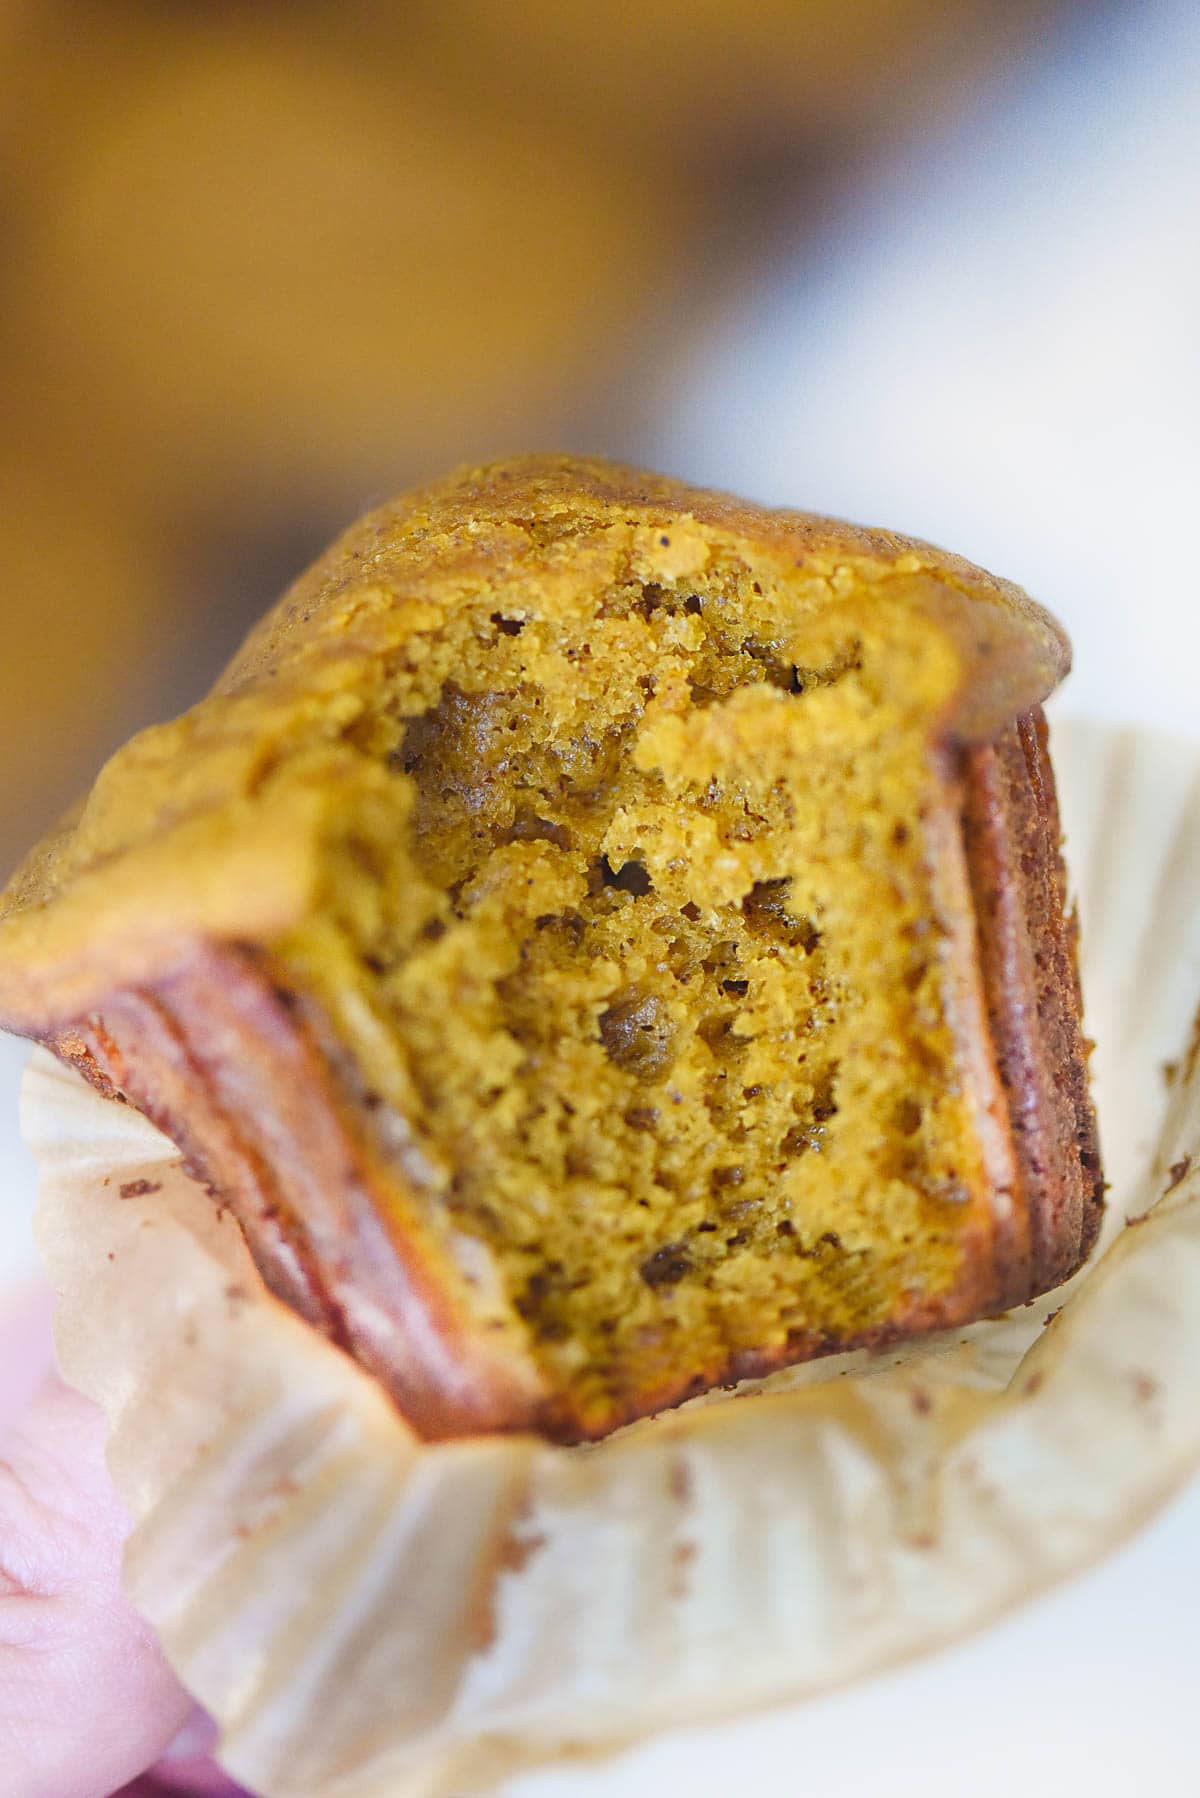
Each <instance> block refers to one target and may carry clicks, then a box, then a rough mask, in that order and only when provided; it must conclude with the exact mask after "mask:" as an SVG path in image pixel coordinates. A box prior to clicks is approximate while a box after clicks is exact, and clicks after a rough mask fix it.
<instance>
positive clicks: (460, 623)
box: [0, 456, 1101, 1440]
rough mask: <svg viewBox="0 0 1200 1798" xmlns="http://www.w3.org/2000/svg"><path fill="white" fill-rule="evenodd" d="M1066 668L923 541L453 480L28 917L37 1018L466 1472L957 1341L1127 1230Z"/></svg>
mask: <svg viewBox="0 0 1200 1798" xmlns="http://www.w3.org/2000/svg"><path fill="white" fill-rule="evenodd" d="M1067 662H1068V649H1067V645H1066V642H1065V640H1064V638H1063V635H1062V633H1061V631H1060V630H1059V629H1058V627H1057V626H1056V625H1055V624H1054V622H1053V621H1052V620H1051V619H1050V618H1049V617H1048V616H1047V615H1046V614H1045V613H1044V612H1043V611H1041V610H1040V609H1039V608H1038V607H1037V606H1035V605H1034V604H1033V603H1032V602H1031V601H1030V600H1029V599H1027V598H1026V597H1025V596H1024V595H1023V594H1022V593H1020V592H1019V591H1018V590H1017V589H1016V588H1014V587H1011V586H1008V585H1006V584H1004V583H1002V582H1000V581H997V580H995V579H994V578H992V577H991V576H989V575H986V574H983V573H981V572H980V571H979V570H978V569H975V568H972V567H970V566H969V565H968V564H967V563H965V562H963V561H961V560H959V559H957V558H955V557H952V556H949V555H947V554H945V553H944V552H942V551H940V550H936V549H932V548H930V547H929V546H928V545H924V544H920V543H915V542H912V541H910V540H907V539H904V538H900V537H896V536H893V535H891V534H889V533H886V532H879V531H867V530H861V529H857V528H855V527H852V526H849V525H844V524H839V523H835V522H832V521H829V520H824V519H819V518H814V517H811V516H807V515H805V514H800V513H792V512H771V511H765V510H762V509H760V508H758V507H755V506H751V505H748V504H745V503H743V502H741V501H739V500H735V499H732V498H729V497H726V496H723V495H720V494H714V493H708V492H700V491H695V490H692V489H689V488H686V487H683V486H680V485H678V484H676V483H674V482H671V481H667V480H663V479H660V478H658V477H656V476H652V475H647V474H643V473H639V472H637V471H634V470H629V469H624V468H619V467H613V466H610V465H608V464H605V463H603V462H600V461H594V460H575V459H572V458H568V457H557V456H534V457H528V458H523V459H520V460H517V461H514V462H509V463H505V464H497V465H493V466H490V467H487V468H480V469H467V470H463V471H460V472H458V473H457V474H455V475H452V476H451V477H450V478H449V479H447V480H446V481H443V482H441V483H439V484H438V485H436V486H432V487H429V488H426V489H424V490H422V491H419V492H416V493H411V494H408V495H406V496H405V497H403V498H401V499H400V500H398V501H396V502H395V503H394V504H392V505H389V506H385V507H383V508H382V509H381V510H379V511H377V512H375V513H373V514H371V515H370V516H368V517H367V518H366V519H364V520H363V521H362V522H361V523H359V524H358V525H356V526H355V527H354V528H353V529H352V530H351V531H350V532H349V533H348V534H347V535H346V536H345V537H343V538H342V539H341V541H340V542H339V543H337V544H335V545H334V547H333V548H332V549H331V550H330V551H329V553H328V554H327V555H326V556H325V557H324V558H323V559H322V560H321V561H319V562H318V563H317V564H316V566H315V567H314V568H313V569H312V570H311V571H310V572H309V573H308V574H306V575H305V576H304V577H303V578H302V579H301V580H300V581H299V582H298V583H297V584H296V585H295V587H294V588H293V589H292V590H291V592H290V593H289V594H287V595H286V596H285V597H284V599H283V600H282V601H281V602H280V604H279V605H278V606H277V607H276V608H275V610H274V611H272V612H271V613H270V614H268V616H267V617H266V618H265V619H264V621H263V622H262V624H261V625H260V626H259V627H258V628H257V630H255V631H254V632H253V634H252V635H251V637H250V638H249V640H248V642H247V643H246V645H245V647H244V648H243V650H242V652H241V653H240V654H239V655H238V657H237V658H236V660H235V661H234V663H233V664H232V666H231V667H230V669H229V670H228V671H227V673H226V674H225V675H224V677H223V678H222V679H221V681H220V682H219V683H218V685H217V687H216V688H215V690H214V692H213V693H212V694H211V695H210V696H209V697H208V698H207V699H206V700H204V701H203V702H202V703H201V704H200V705H199V706H197V707H196V708H195V710H194V711H192V712H190V713H188V714H186V715H185V716H184V717H183V718H181V719H179V720H178V721H176V722H174V723H171V724H167V725H163V726H161V727H159V728H157V729H154V730H151V731H148V732H146V733H144V734H143V735H142V736H140V737H138V738H135V739H134V741H133V742H132V743H130V744H129V745H128V746H127V747H126V748H125V749H124V750H122V751H121V752H120V754H118V755H117V756H116V757H115V758H114V759H113V761H112V762H110V764H109V765H108V767H107V768H106V769H105V770H104V771H103V773H102V774H101V776H100V778H99V780H98V781H97V784H96V786H95V788H94V790H93V792H92V794H91V796H90V798H89V799H88V800H87V802H86V804H85V805H84V806H83V807H82V808H81V810H80V811H79V812H78V813H77V815H76V816H75V817H74V818H73V819H72V820H70V821H69V822H68V823H67V824H66V825H65V826H64V828H63V829H62V830H61V831H60V832H59V833H57V834H56V835H55V836H54V837H52V838H51V839H50V840H49V841H48V842H47V843H45V844H43V845H42V847H41V848H40V849H39V850H37V851H36V852H35V853H34V855H33V856H32V857H31V858H30V860H29V861H28V862H27V864H26V865H25V867H24V869H23V870H22V871H21V872H20V873H19V874H18V875H17V877H16V879H15V881H14V883H13V885H12V886H11V887H10V889H9V892H8V894H7V896H6V898H5V900H4V903H3V912H2V914H0V1021H3V1022H4V1023H5V1024H6V1025H7V1027H9V1028H11V1029H14V1030H17V1031H19V1032H22V1033H24V1034H26V1035H29V1036H33V1037H36V1038H38V1039H39V1040H41V1041H42V1042H45V1043H47V1044H48V1045H49V1046H50V1047H51V1048H52V1049H54V1050H55V1051H56V1052H57V1053H58V1054H59V1055H60V1056H62V1057H64V1058H65V1059H66V1060H68V1061H70V1062H73V1063H74V1064H75V1065H76V1066H77V1067H79V1068H80V1069H81V1070H82V1071H83V1072H84V1073H85V1074H86V1075H87V1076H88V1077H89V1078H90V1079H91V1080H93V1081H94V1082H95V1083H96V1084H97V1085H98V1086H99V1087H100V1088H101V1089H102V1090H104V1091H106V1092H110V1093H113V1094H114V1095H118V1096H120V1097H123V1098H125V1099H127V1100H128V1101H130V1102H131V1103H133V1104H135V1105H136V1106H138V1107H140V1108H141V1109H142V1110H144V1111H145V1112H146V1113H147V1114H148V1115H149V1116H150V1117H152V1118H153V1119H154V1120H155V1121H156V1122H157V1123H158V1124H160V1125H161V1126H162V1127H163V1128H164V1129H165V1130H166V1131H168V1133H169V1134H170V1135H172V1136H173V1137H174V1139H175V1140H176V1141H177V1142H178V1143H179V1144H180V1146H181V1148H182V1150H183V1151H184V1153H185V1155H186V1156H187V1157H188V1158H189V1159H190V1161H191V1162H192V1163H193V1165H194V1166H195V1167H196V1168H197V1169H198V1170H199V1171H200V1172H201V1173H202V1175H203V1177H204V1178H205V1179H207V1180H208V1181H209V1182H210V1184H211V1186H212V1189H213V1192H214V1194H215V1196H216V1198H217V1199H218V1201H219V1202H220V1203H222V1204H225V1205H228V1206H229V1207H231V1208H232V1209H233V1211H234V1212H235V1213H236V1215H237V1216H238V1218H239V1219H240V1221H241V1223H242V1226H243V1228H244V1230H245V1232H246V1236H247V1238H248V1240H249V1242H250V1244H251V1247H252V1249H253V1252H254V1254H255V1257H256V1259H257V1261H258V1264H259V1266H260V1267H261V1269H262V1271H263V1273H264V1276H265V1277H266V1279H267V1281H268V1282H269V1283H270V1285H271V1286H272V1287H273V1288H274V1289H275V1290H276V1291H277V1292H278V1293H280V1294H281V1295H282V1296H283V1297H284V1298H285V1299H287V1300H288V1301H289V1302H290V1303H291V1304H293V1305H294V1306H296V1307H297V1308H298V1309H299V1310H301V1311H302V1312H303V1313H304V1314H305V1315H306V1316H307V1317H309V1318H310V1319H311V1320H312V1321H313V1322H314V1323H315V1324H317V1325H319V1326H320V1327H321V1328H322V1329H324V1330H325V1331H327V1332H328V1334H329V1335H330V1336H331V1337H332V1338H333V1339H334V1340H335V1341H337V1342H339V1343H341V1344H343V1345H344V1346H345V1347H346V1348H347V1349H348V1350H350V1352H351V1353H353V1354H354V1355H355V1356H356V1357H357V1358H358V1359H359V1360H360V1361H361V1362H362V1363H363V1364H364V1365H365V1366H367V1367H368V1368H370V1369H372V1370H373V1371H374V1372H375V1373H376V1374H377V1375H378V1377H379V1378H380V1379H381V1380H382V1381H384V1382H385V1384H386V1385H387V1387H388V1388H389V1390H390V1391H391V1392H392V1394H393V1395H394V1397H395V1400H396V1402H397V1404H398V1405H399V1406H400V1408H401V1409H402V1410H403V1412H404V1413H405V1415H406V1416H408V1417H409V1418H410V1419H411V1420H412V1422H413V1423H414V1425H415V1426H416V1427H417V1428H418V1429H419V1430H420V1431H422V1432H423V1433H424V1434H426V1435H428V1436H430V1437H438V1436H446V1435H454V1434H459V1433H465V1432H471V1431H476V1430H497V1429H518V1428H533V1429H536V1430H539V1431H542V1432H544V1433H545V1434H547V1435H550V1436H552V1437H557V1438H560V1439H564V1440H570V1439H575V1438H582V1437H593V1436H597V1435H600V1434H603V1433H604V1432H606V1431H608V1430H611V1429H612V1428H614V1427H616V1426H617V1425H618V1424H620V1423H622V1422H623V1421H625V1420H628V1419H630V1418H633V1417H636V1416H638V1415H641V1414H644V1413H647V1412H650V1411H653V1410H655V1409H657V1408H659V1407H661V1406H664V1405H668V1404H671V1403H674V1402H677V1401H679V1400H680V1399H682V1398H684V1397H686V1396H688V1395H689V1394H691V1393H694V1392H698V1391H700V1390H702V1389H704V1388H708V1387H711V1386H713V1385H716V1384H719V1383H722V1382H728V1381H731V1380H735V1379H737V1378H739V1377H742V1376H744V1375H748V1374H752V1373H758V1372H763V1371H766V1370H768V1369H771V1368H774V1367H777V1366H780V1365H783V1364H786V1363H788V1362H793V1361H797V1360H802V1359H805V1358H807V1357H810V1356H813V1355H817V1354H821V1353H824V1352H827V1351H830V1350H834V1349H839V1348H844V1347H847V1346H850V1345H853V1344H872V1345H875V1344H884V1343H889V1342H896V1341H899V1340H902V1339H904V1338H907V1337H910V1336H913V1335H915V1334H918V1333H920V1332H923V1331H929V1330H933V1329H937V1328H939V1327H942V1326H946V1325H951V1324H961V1323H963V1322H965V1321H967V1320H969V1319H972V1318H977V1317H980V1316H982V1315H985V1314H988V1313H990V1312H993V1311H997V1310H1000V1309H1002V1308H1004V1307H1006V1306H1010V1305H1013V1304H1019V1303H1021V1302H1022V1301H1024V1300H1027V1299H1028V1298H1030V1297H1031V1296H1033V1295H1034V1294H1036V1293H1039V1292H1041V1291H1043V1290H1045V1289H1046V1288H1048V1287H1050V1286H1051V1285H1053V1284H1055V1283H1056V1282H1058V1281H1060V1280H1062V1279H1063V1278H1064V1277H1065V1276H1066V1275H1067V1274H1069V1273H1070V1272H1071V1271H1072V1270H1073V1269H1074V1268H1075V1267H1077V1266H1078V1265H1079V1263H1080V1261H1081V1259H1082V1258H1083V1257H1084V1255H1085V1254H1086V1253H1087V1250H1088V1248H1089V1246H1090V1244H1091V1242H1092V1241H1093V1239H1094V1236H1095V1232H1096V1228H1097V1222H1098V1217H1099V1210H1100V1204H1101V1184H1100V1169H1099V1161H1098V1156H1097V1150H1096V1135H1095V1123H1094V1117H1093V1112H1092V1108H1091V1104H1090V1100H1089V1097H1088V1090H1087V1079H1086V1053H1087V1051H1086V1044H1085V1042H1084V1039H1083V1037H1082V1035H1081V1030H1080V1016H1079V1012H1080V1004H1079V989H1078V982H1077V977H1076V972H1075V931H1074V923H1073V920H1072V918H1071V917H1070V915H1069V914H1068V913H1067V911H1066V909H1065V905H1064V875H1063V868H1062V863H1061V860H1060V854H1059V826H1058V816H1057V811H1056V806H1055V799H1054V787H1053V778H1052V774H1051V771H1050V764H1049V760H1048V757H1047V752H1046V737H1045V727H1044V724H1043V722H1042V718H1041V713H1040V711H1039V704H1040V701H1041V700H1042V699H1043V698H1044V697H1045V695H1046V694H1047V693H1048V692H1049V690H1050V689H1051V688H1052V687H1053V686H1054V684H1055V683H1056V681H1057V680H1058V679H1059V678H1060V676H1061V675H1062V673H1063V672H1064V671H1065V668H1066V666H1067Z"/></svg>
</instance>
